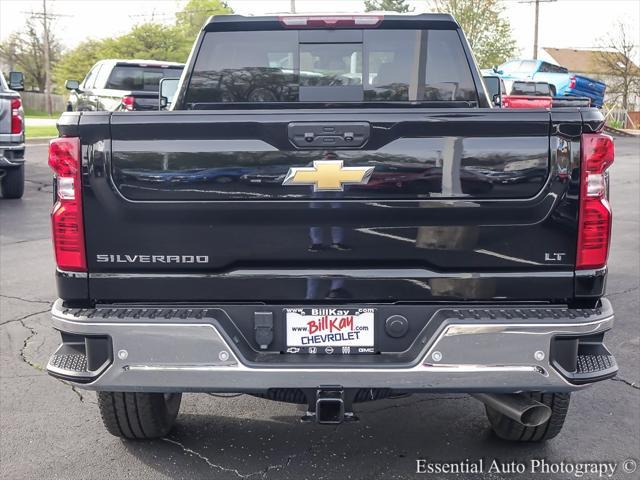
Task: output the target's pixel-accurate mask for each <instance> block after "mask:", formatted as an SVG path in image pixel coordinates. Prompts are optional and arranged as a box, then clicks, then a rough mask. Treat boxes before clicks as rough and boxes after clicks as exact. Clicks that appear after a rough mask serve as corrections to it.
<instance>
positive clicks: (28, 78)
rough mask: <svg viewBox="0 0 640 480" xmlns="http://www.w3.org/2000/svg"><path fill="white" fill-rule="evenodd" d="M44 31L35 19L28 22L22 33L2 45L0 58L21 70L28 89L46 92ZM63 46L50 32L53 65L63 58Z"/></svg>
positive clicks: (11, 36)
mask: <svg viewBox="0 0 640 480" xmlns="http://www.w3.org/2000/svg"><path fill="white" fill-rule="evenodd" d="M44 40H45V39H44V30H43V29H42V25H41V22H39V21H37V20H36V19H34V18H30V19H28V20H27V23H26V24H25V26H24V28H23V29H22V31H20V32H15V33H12V34H11V35H9V37H8V38H7V40H5V41H4V42H2V43H0V58H1V59H2V60H3V62H5V63H6V64H7V65H8V66H9V67H10V68H11V69H15V70H20V71H22V72H23V73H24V76H25V86H26V87H27V89H36V90H39V91H40V92H43V91H44V90H45V83H46V81H45V78H46V74H45V66H44V63H45V62H44V45H45V41H44ZM61 52H62V46H61V45H60V43H59V42H58V40H57V39H56V38H55V36H54V35H53V34H52V33H51V31H50V32H49V58H50V61H51V64H52V65H53V64H54V63H55V62H56V61H57V60H58V59H59V58H60V56H61Z"/></svg>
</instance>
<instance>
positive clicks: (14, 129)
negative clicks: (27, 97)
mask: <svg viewBox="0 0 640 480" xmlns="http://www.w3.org/2000/svg"><path fill="white" fill-rule="evenodd" d="M21 110H22V100H20V99H19V98H12V99H11V133H12V134H17V133H22V126H23V125H22V113H21Z"/></svg>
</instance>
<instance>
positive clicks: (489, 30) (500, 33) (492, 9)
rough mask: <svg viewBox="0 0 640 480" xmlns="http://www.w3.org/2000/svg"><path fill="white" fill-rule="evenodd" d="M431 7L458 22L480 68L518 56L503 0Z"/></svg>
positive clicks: (448, 0) (453, 1)
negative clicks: (451, 16) (501, 0)
mask: <svg viewBox="0 0 640 480" xmlns="http://www.w3.org/2000/svg"><path fill="white" fill-rule="evenodd" d="M431 4H432V5H434V6H435V8H436V10H437V11H439V12H444V13H450V14H451V15H453V17H454V18H455V19H456V20H457V21H458V23H459V24H460V26H461V27H462V30H463V31H464V33H465V35H466V36H467V40H468V41H469V45H470V46H471V49H472V50H473V53H474V55H475V57H476V61H477V62H478V66H479V67H480V68H489V67H491V66H493V65H499V64H501V63H503V62H504V61H505V60H508V59H509V58H511V57H513V56H515V55H516V54H517V53H518V48H517V47H516V41H515V40H514V39H513V37H512V35H511V26H510V25H509V21H508V20H507V19H506V18H504V17H503V13H504V7H503V6H502V4H501V3H500V1H499V0H432V1H431Z"/></svg>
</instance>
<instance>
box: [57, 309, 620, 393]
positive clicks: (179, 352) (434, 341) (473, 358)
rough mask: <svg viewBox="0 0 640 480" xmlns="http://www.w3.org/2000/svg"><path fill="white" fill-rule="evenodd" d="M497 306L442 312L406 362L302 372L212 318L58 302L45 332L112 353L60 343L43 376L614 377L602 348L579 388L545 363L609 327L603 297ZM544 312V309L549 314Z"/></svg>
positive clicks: (523, 382) (145, 381) (402, 382)
mask: <svg viewBox="0 0 640 480" xmlns="http://www.w3.org/2000/svg"><path fill="white" fill-rule="evenodd" d="M183 308H184V309H186V307H183ZM505 308H507V309H509V308H510V307H498V306H496V307H483V310H481V312H487V315H484V314H482V315H478V318H461V316H460V315H459V314H458V315H457V316H456V315H453V314H451V315H441V316H442V317H443V321H442V322H441V324H440V325H439V327H438V329H437V330H436V332H435V334H433V335H432V336H431V338H430V339H428V341H426V342H425V344H424V348H423V349H422V350H421V353H420V355H419V356H418V358H416V361H415V362H412V363H411V364H403V365H398V364H392V365H391V364H380V365H379V366H375V365H371V364H369V365H366V366H358V365H357V364H349V363H346V362H345V363H344V364H343V365H341V366H336V365H332V366H317V365H315V366H313V367H308V366H305V365H304V364H302V365H300V364H298V365H287V364H286V363H270V362H268V361H265V362H264V366H262V365H256V364H255V362H254V363H250V362H246V361H244V359H243V358H242V355H241V354H240V352H239V351H238V349H236V348H235V346H234V345H233V341H232V340H231V339H228V338H227V337H226V335H224V332H222V331H221V330H220V327H219V325H216V322H215V321H211V319H207V318H204V319H200V320H198V319H196V318H186V317H188V315H182V316H181V315H178V314H177V315H175V317H172V318H169V319H166V318H165V319H163V320H162V321H160V320H158V319H157V318H155V319H154V318H145V317H144V316H139V315H134V316H128V314H127V312H129V311H130V309H125V308H121V309H118V308H113V309H110V308H105V309H103V310H102V311H101V313H100V314H96V313H95V310H94V311H93V312H92V313H89V312H88V311H83V310H70V309H65V308H64V307H63V305H62V302H61V301H60V300H58V301H57V302H56V303H55V304H54V306H53V309H52V321H53V326H54V327H55V328H56V329H58V330H60V331H61V332H63V334H64V333H66V334H71V335H70V337H74V338H82V337H83V336H85V337H95V336H98V337H103V338H106V339H109V341H110V350H111V356H110V358H109V361H108V362H107V361H105V362H104V363H102V364H101V365H97V366H96V365H95V362H93V363H94V365H93V367H92V368H93V370H92V369H90V368H87V367H86V365H85V367H82V366H81V367H77V365H78V364H81V365H82V351H81V348H80V350H78V351H77V352H76V353H73V352H72V351H71V352H72V354H73V355H76V356H74V357H73V358H71V357H64V356H63V355H66V354H67V353H65V352H69V350H68V344H65V343H63V344H62V345H61V346H60V348H59V349H58V351H57V352H56V354H54V355H53V356H52V359H51V360H50V362H49V365H48V366H47V370H48V371H49V373H51V374H52V375H54V376H58V377H62V378H66V379H68V380H71V381H75V382H78V383H79V386H82V387H83V388H87V389H94V390H113V391H162V392H170V391H181V392H183V391H219V392H222V391H234V392H235V391H264V390H267V389H270V388H316V387H318V386H322V385H340V386H342V387H344V388H391V389H398V390H420V391H433V392H444V391H449V392H452V391H459V392H469V393H472V392H500V393H517V392H521V391H555V392H561V391H572V390H576V389H579V388H581V387H582V386H583V385H584V384H586V383H590V382H592V381H596V380H600V379H603V378H608V377H610V376H612V375H614V374H615V372H616V371H617V366H616V365H615V360H614V359H613V356H612V355H611V354H610V353H609V352H608V351H607V350H606V348H605V347H604V345H602V344H601V343H600V344H599V345H600V347H601V349H600V350H598V352H599V354H598V355H597V358H596V357H594V358H587V359H586V360H584V359H583V360H584V361H586V362H587V363H588V364H589V365H592V364H598V365H599V363H598V362H599V361H600V360H602V359H604V360H603V361H604V363H603V366H604V367H603V368H602V369H600V370H598V369H597V368H595V369H594V370H593V372H592V373H593V375H592V376H589V375H590V373H589V372H587V374H586V376H585V375H582V377H581V380H580V382H577V381H573V380H572V378H571V374H568V373H567V372H566V371H563V368H562V367H561V366H560V365H559V364H558V362H556V361H555V360H554V355H556V353H557V352H554V351H553V350H554V347H553V345H554V341H555V339H557V338H569V339H570V338H582V337H589V338H590V339H593V338H597V336H598V334H602V333H603V332H605V331H607V330H609V329H610V328H611V327H612V326H613V321H614V320H613V311H612V309H611V305H610V303H609V302H608V301H607V300H603V301H602V305H601V307H599V308H598V309H595V310H573V311H572V310H567V309H561V308H558V309H556V308H550V309H549V308H547V309H543V308H540V309H531V310H530V312H534V313H535V312H539V313H538V314H531V315H524V317H527V318H526V319H525V318H522V317H520V318H518V316H513V315H507V317H509V318H504V316H501V315H500V314H499V312H505V310H504V309H505ZM180 310H181V308H180V307H176V309H175V311H180ZM451 311H452V312H458V310H451ZM479 311H480V310H479ZM509 311H515V312H518V311H519V310H513V309H511V310H509ZM446 312H448V310H446ZM544 312H550V313H549V314H548V317H545V316H544ZM494 313H495V314H494ZM531 317H534V318H535V320H534V319H532V318H531ZM596 343H597V341H596ZM65 345H66V346H65ZM576 345H577V342H576ZM589 345H591V346H592V345H593V341H591V342H590V343H589ZM65 348H66V349H67V350H65ZM576 348H577V347H576ZM590 351H592V350H590ZM596 353H597V352H596ZM70 354H71V353H70ZM56 355H57V356H56ZM271 355H274V354H271ZM275 355H278V354H275ZM579 356H580V353H579V351H578V357H579ZM594 359H595V360H594ZM72 360H73V361H72ZM578 360H580V359H578ZM594 362H595V363H594ZM607 362H608V363H607ZM578 363H580V361H578ZM583 363H584V362H583ZM72 364H73V365H76V366H75V367H73V366H71V365H72ZM85 364H86V359H85ZM83 368H84V369H83ZM578 373H580V372H578ZM583 373H584V372H583ZM80 382H82V383H80Z"/></svg>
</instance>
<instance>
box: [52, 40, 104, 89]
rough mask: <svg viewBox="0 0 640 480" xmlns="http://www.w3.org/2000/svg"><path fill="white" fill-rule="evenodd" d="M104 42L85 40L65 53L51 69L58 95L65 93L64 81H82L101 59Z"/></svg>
mask: <svg viewBox="0 0 640 480" xmlns="http://www.w3.org/2000/svg"><path fill="white" fill-rule="evenodd" d="M104 43H105V42H104V40H86V41H84V42H82V43H80V44H78V46H77V47H75V48H74V49H73V50H69V51H67V52H66V53H65V54H64V55H62V58H61V59H60V61H59V62H58V63H56V65H55V67H54V68H53V82H54V85H55V90H56V92H58V93H65V89H64V82H65V80H78V81H82V79H83V78H84V77H85V75H86V74H87V73H88V72H89V69H90V68H91V67H92V66H93V65H94V64H95V63H96V62H97V61H98V60H101V59H103V58H106V57H104V56H103V54H104V53H103V52H104Z"/></svg>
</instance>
